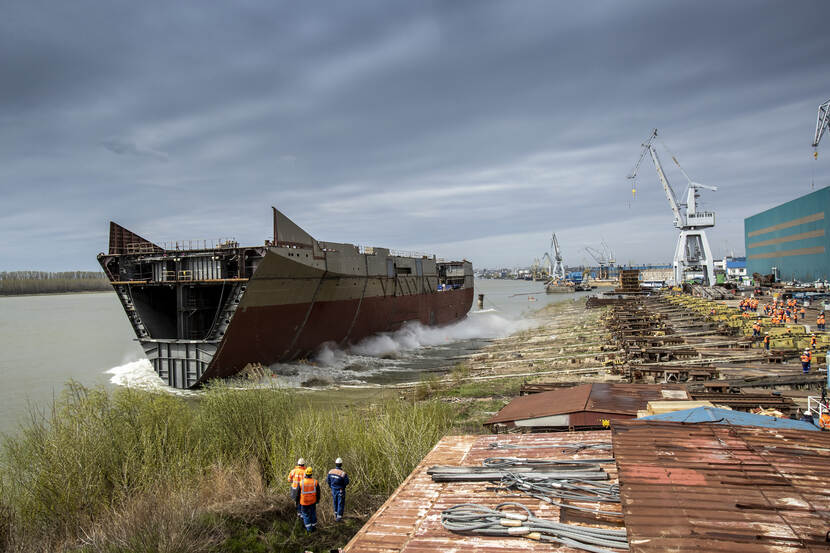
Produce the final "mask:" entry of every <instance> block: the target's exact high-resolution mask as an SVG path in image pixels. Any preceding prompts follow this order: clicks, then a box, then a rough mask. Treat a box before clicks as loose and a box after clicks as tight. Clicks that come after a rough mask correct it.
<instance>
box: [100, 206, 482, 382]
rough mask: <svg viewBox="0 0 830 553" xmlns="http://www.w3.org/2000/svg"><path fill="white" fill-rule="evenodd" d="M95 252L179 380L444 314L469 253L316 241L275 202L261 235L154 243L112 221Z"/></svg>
mask: <svg viewBox="0 0 830 553" xmlns="http://www.w3.org/2000/svg"><path fill="white" fill-rule="evenodd" d="M98 261H99V263H100V264H101V267H102V268H103V270H104V273H105V274H106V275H107V278H108V279H109V280H110V282H111V284H112V286H113V288H114V289H115V292H116V293H117V295H118V298H119V300H120V301H121V304H122V306H123V308H124V311H125V312H126V314H127V317H128V319H129V321H130V323H131V325H132V327H133V330H134V331H135V334H136V337H137V339H138V342H139V343H140V344H141V346H142V348H143V349H144V352H145V354H146V355H147V357H148V358H149V360H150V362H151V363H152V365H153V369H154V370H155V371H156V373H157V374H158V375H159V376H160V377H161V379H162V380H163V381H164V382H165V383H167V384H168V385H169V386H172V387H175V388H192V387H195V386H199V385H201V384H203V383H204V382H206V381H207V380H209V379H211V378H226V377H230V376H233V375H235V374H237V373H239V372H240V371H241V370H243V369H244V368H245V367H246V366H248V365H257V364H260V365H270V364H273V363H277V362H283V361H289V360H292V359H297V358H301V357H307V356H310V355H312V354H313V353H314V351H315V350H316V349H317V348H318V347H320V346H321V345H322V344H324V343H328V342H330V343H333V344H336V345H341V346H343V345H348V344H349V343H354V342H357V341H359V340H360V339H362V338H365V337H367V336H369V335H371V334H374V333H377V332H384V331H394V330H396V329H398V328H400V327H401V326H402V325H403V324H404V323H407V322H410V321H418V322H420V323H422V324H424V325H442V324H448V323H452V322H454V321H457V320H459V319H461V318H463V317H464V316H466V314H467V312H468V311H469V309H470V307H471V305H472V301H473V268H472V264H471V263H470V262H469V261H442V260H437V259H436V258H435V256H431V257H430V256H424V255H418V254H406V253H401V252H393V251H390V250H389V249H386V248H377V247H374V248H371V247H367V248H360V247H358V246H355V245H353V244H345V243H337V242H323V241H318V240H315V239H314V238H313V237H312V236H311V235H310V234H308V233H307V232H306V231H305V230H303V229H302V228H300V227H299V226H298V225H297V224H295V223H294V222H293V221H292V220H291V219H289V218H288V217H286V216H285V215H284V214H283V213H281V212H280V211H278V210H277V209H276V208H273V238H272V240H266V241H265V244H264V245H262V246H241V245H240V244H239V243H237V242H235V241H223V242H220V243H218V244H211V245H208V244H195V245H194V244H193V243H176V244H174V245H173V246H165V247H161V246H159V245H157V244H155V243H153V242H150V241H149V240H146V239H144V238H142V237H141V236H139V235H137V234H135V233H133V232H131V231H129V230H127V229H125V228H123V227H121V226H120V225H118V224H116V223H113V222H111V223H110V237H109V251H108V252H107V253H101V254H99V255H98Z"/></svg>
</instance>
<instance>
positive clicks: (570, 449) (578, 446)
mask: <svg viewBox="0 0 830 553" xmlns="http://www.w3.org/2000/svg"><path fill="white" fill-rule="evenodd" d="M487 448H488V449H552V448H553V446H549V445H523V444H509V443H504V442H492V443H491V444H489V445H488V446H487ZM555 449H561V450H562V451H563V452H566V453H579V452H581V451H585V450H591V451H599V450H609V451H610V450H611V449H613V446H612V444H585V443H573V444H557V445H556V446H555ZM594 462H595V463H601V462H605V461H594ZM607 462H609V463H613V462H614V459H610V460H609V461H607Z"/></svg>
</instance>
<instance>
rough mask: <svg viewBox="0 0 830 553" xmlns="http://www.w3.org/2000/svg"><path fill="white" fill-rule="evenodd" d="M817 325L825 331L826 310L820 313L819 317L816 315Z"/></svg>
mask: <svg viewBox="0 0 830 553" xmlns="http://www.w3.org/2000/svg"><path fill="white" fill-rule="evenodd" d="M816 326H818V329H819V330H821V331H822V332H824V311H822V312H821V313H819V314H818V317H816Z"/></svg>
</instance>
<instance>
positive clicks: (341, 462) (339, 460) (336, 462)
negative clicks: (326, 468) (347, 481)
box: [334, 457, 343, 465]
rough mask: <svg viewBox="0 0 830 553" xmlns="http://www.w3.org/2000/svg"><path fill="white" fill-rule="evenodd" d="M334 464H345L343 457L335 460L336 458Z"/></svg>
mask: <svg viewBox="0 0 830 553" xmlns="http://www.w3.org/2000/svg"><path fill="white" fill-rule="evenodd" d="M334 464H335V465H342V464H343V459H341V458H340V457H338V458H337V459H335V460H334Z"/></svg>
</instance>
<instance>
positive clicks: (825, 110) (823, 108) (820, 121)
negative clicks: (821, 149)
mask: <svg viewBox="0 0 830 553" xmlns="http://www.w3.org/2000/svg"><path fill="white" fill-rule="evenodd" d="M828 120H830V100H827V101H826V102H824V103H823V104H821V105H820V106H819V107H818V117H817V118H816V136H815V138H813V148H818V143H819V142H821V137H822V136H824V131H825V129H827V125H828V124H830V121H828ZM813 155H814V156H815V157H818V150H816V151H815V152H813Z"/></svg>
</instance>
